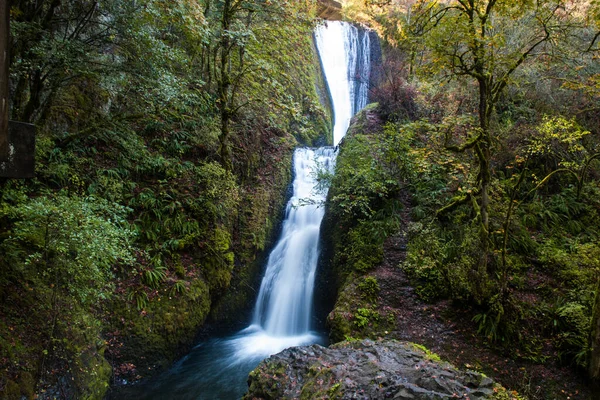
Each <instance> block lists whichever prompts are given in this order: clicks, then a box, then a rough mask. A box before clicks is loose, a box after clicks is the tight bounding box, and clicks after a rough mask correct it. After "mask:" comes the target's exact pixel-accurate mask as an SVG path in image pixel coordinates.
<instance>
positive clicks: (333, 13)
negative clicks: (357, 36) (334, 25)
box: [317, 0, 342, 21]
mask: <svg viewBox="0 0 600 400" xmlns="http://www.w3.org/2000/svg"><path fill="white" fill-rule="evenodd" d="M317 5H318V9H317V16H318V17H319V18H323V19H327V20H330V21H341V20H342V4H341V3H340V2H338V1H335V0H319V1H318V4H317Z"/></svg>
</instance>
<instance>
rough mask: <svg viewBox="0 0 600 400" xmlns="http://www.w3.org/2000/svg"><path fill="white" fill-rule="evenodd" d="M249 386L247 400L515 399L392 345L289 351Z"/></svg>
mask: <svg viewBox="0 0 600 400" xmlns="http://www.w3.org/2000/svg"><path fill="white" fill-rule="evenodd" d="M248 384H249V386H250V388H249V391H248V393H247V394H246V396H245V397H244V399H245V400H250V399H265V400H267V399H471V400H476V399H513V398H517V397H516V394H512V393H509V392H507V391H506V390H505V389H504V388H503V387H501V386H500V385H498V384H497V383H495V382H494V381H493V380H492V379H490V378H488V377H486V376H484V375H482V374H480V373H477V372H473V371H461V370H458V369H457V368H455V367H454V366H452V365H451V364H449V363H447V362H443V361H441V360H440V359H439V357H438V356H437V355H435V354H433V353H430V352H429V351H428V350H426V349H425V348H423V347H421V346H418V345H415V344H413V343H408V342H398V341H394V340H385V341H376V342H374V341H371V340H363V341H345V342H341V343H338V344H335V345H332V346H331V347H328V348H327V347H322V346H319V345H312V346H304V347H296V348H290V349H287V350H284V351H282V352H281V353H279V354H276V355H274V356H271V357H269V358H268V359H266V360H264V361H263V362H261V363H260V365H259V366H258V367H257V368H256V369H255V370H254V371H252V372H251V373H250V376H249V378H248Z"/></svg>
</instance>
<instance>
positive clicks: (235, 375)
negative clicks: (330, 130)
mask: <svg viewBox="0 0 600 400" xmlns="http://www.w3.org/2000/svg"><path fill="white" fill-rule="evenodd" d="M315 40H316V44H317V49H318V51H319V55H320V57H321V64H322V66H323V69H324V73H325V78H326V81H327V85H328V88H329V91H330V95H331V100H332V106H333V112H334V116H335V118H334V120H335V121H334V143H333V144H334V145H337V144H338V143H339V142H340V140H341V139H342V138H343V137H344V135H345V133H346V130H347V129H348V126H349V124H350V119H351V118H352V116H353V115H354V113H356V112H357V111H358V110H360V109H361V108H362V107H364V106H365V105H366V104H367V91H368V83H369V68H370V60H369V56H370V49H369V46H370V44H369V35H368V33H365V32H364V31H361V30H359V29H357V28H356V27H354V26H353V25H350V24H347V23H345V22H328V23H327V24H325V25H322V26H320V27H318V28H317V30H316V32H315ZM335 156H336V150H335V148H334V147H321V148H318V149H310V148H299V149H297V150H296V151H295V152H294V158H293V160H294V165H293V170H294V182H293V194H292V197H291V199H290V200H289V202H288V204H287V208H286V215H285V219H284V222H283V227H282V232H281V235H280V237H279V240H278V241H277V244H276V245H275V247H274V248H273V250H272V251H271V253H270V255H269V258H268V262H267V266H266V269H265V276H264V277H263V280H262V283H261V286H260V290H259V294H258V297H257V300H256V304H255V309H254V315H253V318H252V323H251V324H250V326H249V327H247V328H246V329H244V330H242V331H240V332H238V333H237V334H235V335H233V336H231V337H228V338H225V339H211V340H208V341H206V342H204V343H202V344H200V345H198V346H197V347H196V348H195V349H194V350H193V351H192V352H191V353H190V354H188V356H186V357H185V358H183V359H182V360H181V361H179V362H178V363H177V364H175V366H174V367H173V368H172V369H171V370H170V371H169V372H168V373H167V374H165V375H163V376H161V377H159V379H158V380H157V381H155V382H152V383H151V384H149V387H148V390H146V391H145V393H135V394H134V395H131V396H130V397H135V398H140V399H211V400H212V399H231V398H239V397H240V396H241V395H242V394H243V393H244V392H245V391H246V389H247V386H246V377H247V375H248V373H249V372H250V371H251V370H252V369H253V368H255V367H256V365H257V364H258V363H259V362H260V360H262V359H264V358H266V357H268V356H270V355H272V354H275V353H278V352H280V351H281V350H284V349H286V348H288V347H292V346H300V345H305V344H311V343H318V342H322V341H323V338H324V335H320V334H319V333H317V332H314V331H312V330H311V329H313V327H312V326H311V320H312V308H313V307H312V298H313V289H314V281H315V270H316V266H317V259H318V254H319V253H318V243H319V228H320V225H321V221H322V219H323V214H324V209H323V207H322V203H323V202H324V200H325V196H326V193H323V192H322V191H317V190H316V184H317V181H316V178H315V173H316V172H317V171H318V170H321V169H326V170H328V171H330V172H332V171H333V167H334V163H335Z"/></svg>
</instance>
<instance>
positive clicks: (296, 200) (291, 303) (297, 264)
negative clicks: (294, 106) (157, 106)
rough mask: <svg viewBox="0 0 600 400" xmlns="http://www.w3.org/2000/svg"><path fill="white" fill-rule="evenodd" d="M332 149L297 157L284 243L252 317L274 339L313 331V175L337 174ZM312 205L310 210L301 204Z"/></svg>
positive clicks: (316, 197)
mask: <svg viewBox="0 0 600 400" xmlns="http://www.w3.org/2000/svg"><path fill="white" fill-rule="evenodd" d="M333 155H334V151H333V149H332V148H331V147H322V148H319V149H316V150H313V149H307V148H302V149H298V150H296V152H295V153H294V172H295V178H294V184H293V188H294V189H293V196H292V198H291V199H290V201H289V202H288V205H287V210H286V216H285V220H284V224H283V230H282V233H281V237H280V239H279V241H278V243H277V245H276V246H275V248H273V250H272V251H271V254H270V256H269V259H268V263H267V269H266V272H265V277H264V278H263V280H262V283H261V286H260V291H259V294H258V299H257V301H256V307H255V312H254V324H256V325H261V326H263V327H264V330H265V331H266V332H268V333H269V334H271V335H274V336H290V335H297V334H302V333H306V332H308V331H309V330H310V316H311V309H312V294H313V288H314V278H315V269H316V266H317V258H318V240H319V225H320V224H321V220H322V219H323V214H324V210H323V207H319V203H322V202H323V201H325V196H324V194H323V193H319V192H315V185H316V180H315V177H314V172H315V171H316V170H317V169H318V168H325V169H327V170H328V171H329V172H333V168H332V167H333V162H332V161H333ZM307 199H310V201H309V202H307V204H303V202H306V200H307Z"/></svg>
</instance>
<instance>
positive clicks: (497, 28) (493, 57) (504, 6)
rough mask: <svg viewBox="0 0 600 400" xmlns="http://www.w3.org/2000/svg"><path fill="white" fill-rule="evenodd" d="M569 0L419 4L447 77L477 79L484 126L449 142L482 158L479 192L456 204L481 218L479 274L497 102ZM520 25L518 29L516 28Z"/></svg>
mask: <svg viewBox="0 0 600 400" xmlns="http://www.w3.org/2000/svg"><path fill="white" fill-rule="evenodd" d="M563 3H564V2H563V1H537V2H530V1H525V0H522V1H517V2H515V1H506V0H504V1H503V0H453V1H449V2H442V1H437V0H423V1H420V2H418V3H417V5H416V13H415V14H416V15H415V16H413V23H412V30H413V32H415V33H416V34H418V35H425V40H426V42H427V44H428V46H429V48H430V49H431V52H432V54H431V57H432V60H433V61H432V63H433V65H434V66H436V67H438V68H439V70H441V71H443V72H444V74H445V78H447V79H463V78H467V79H468V80H471V81H472V82H474V83H476V86H477V91H478V98H477V104H478V109H477V119H478V126H477V127H475V128H473V129H471V132H470V136H469V138H468V139H467V140H466V141H464V142H463V143H459V144H456V143H454V142H453V138H452V131H451V130H449V131H448V132H447V137H446V145H447V146H446V147H447V148H448V149H449V150H451V151H454V152H465V151H467V150H472V151H473V152H474V154H475V159H476V165H475V168H476V174H475V182H473V184H474V187H475V188H476V192H475V193H474V196H475V197H476V198H475V197H471V196H465V197H464V198H462V199H460V200H458V201H456V202H455V203H453V204H451V205H450V206H447V207H444V209H443V211H444V212H446V211H448V210H450V209H452V208H453V207H454V206H455V205H458V204H463V203H468V202H471V201H472V200H475V201H473V204H474V205H475V206H476V207H477V210H476V212H477V218H478V220H479V222H480V231H481V235H480V236H481V245H482V257H481V260H480V262H479V265H478V274H479V276H480V277H483V276H485V275H486V274H487V264H488V254H489V245H490V240H489V232H490V215H489V210H490V194H489V191H490V184H491V178H492V175H491V162H492V157H493V149H494V146H493V145H494V142H495V140H496V139H495V137H494V130H493V127H492V119H493V115H494V110H495V106H496V104H497V103H498V101H499V99H500V96H501V94H502V93H503V91H504V89H506V87H507V86H508V85H509V84H510V83H511V78H512V77H513V75H514V74H515V71H517V70H518V69H519V67H521V66H522V65H523V64H524V63H525V62H526V60H528V59H530V58H533V57H537V56H540V55H541V54H543V52H544V51H545V50H547V47H548V46H547V45H548V44H550V43H551V42H552V41H555V40H556V39H557V38H558V37H559V36H560V34H561V33H562V30H563V29H564V28H565V26H566V18H567V17H566V16H565V11H566V10H567V9H566V7H565V5H564V4H563ZM514 26H518V27H519V28H518V31H515V30H514V28H513V27H514Z"/></svg>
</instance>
